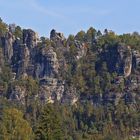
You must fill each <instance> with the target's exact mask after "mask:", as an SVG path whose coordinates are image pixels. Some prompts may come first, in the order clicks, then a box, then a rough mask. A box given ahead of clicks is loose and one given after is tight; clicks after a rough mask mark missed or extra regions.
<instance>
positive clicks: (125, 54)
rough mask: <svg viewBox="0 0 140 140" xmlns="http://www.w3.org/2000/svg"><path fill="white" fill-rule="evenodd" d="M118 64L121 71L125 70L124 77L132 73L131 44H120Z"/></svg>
mask: <svg viewBox="0 0 140 140" xmlns="http://www.w3.org/2000/svg"><path fill="white" fill-rule="evenodd" d="M118 54H119V55H118V64H119V71H120V72H121V70H122V72H123V75H124V77H128V76H129V75H130V74H131V69H132V51H131V48H130V46H118Z"/></svg>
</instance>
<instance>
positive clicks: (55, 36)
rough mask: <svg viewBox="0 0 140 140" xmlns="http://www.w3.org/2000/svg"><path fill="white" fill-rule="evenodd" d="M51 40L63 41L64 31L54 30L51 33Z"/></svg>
mask: <svg viewBox="0 0 140 140" xmlns="http://www.w3.org/2000/svg"><path fill="white" fill-rule="evenodd" d="M50 40H52V41H59V40H61V41H63V40H65V37H64V35H63V34H62V33H57V32H56V30H54V29H53V30H52V31H51V33H50Z"/></svg>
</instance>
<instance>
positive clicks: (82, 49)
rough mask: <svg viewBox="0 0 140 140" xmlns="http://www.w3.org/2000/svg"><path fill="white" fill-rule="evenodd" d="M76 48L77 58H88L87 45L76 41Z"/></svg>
mask: <svg viewBox="0 0 140 140" xmlns="http://www.w3.org/2000/svg"><path fill="white" fill-rule="evenodd" d="M74 43H75V46H76V48H77V55H76V58H77V60H79V59H80V58H82V57H84V56H86V52H87V47H86V44H85V43H81V42H80V41H77V40H75V42H74Z"/></svg>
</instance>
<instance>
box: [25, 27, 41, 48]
mask: <svg viewBox="0 0 140 140" xmlns="http://www.w3.org/2000/svg"><path fill="white" fill-rule="evenodd" d="M38 41H39V38H38V35H37V33H35V32H34V31H33V30H31V29H27V30H23V44H25V45H27V47H29V48H33V47H35V46H37V43H38Z"/></svg>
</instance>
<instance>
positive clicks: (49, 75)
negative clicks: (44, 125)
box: [0, 29, 140, 104]
mask: <svg viewBox="0 0 140 140" xmlns="http://www.w3.org/2000/svg"><path fill="white" fill-rule="evenodd" d="M49 41H50V42H49V44H48V45H47V46H46V45H44V44H43V43H42V41H41V40H40V39H39V38H38V36H37V34H36V33H35V32H34V31H32V30H31V29H28V30H23V40H21V39H19V38H15V36H14V35H13V34H12V33H11V32H8V33H7V34H6V36H5V37H1V41H0V43H1V46H2V47H1V48H0V72H1V73H2V66H3V63H4V62H6V63H8V65H10V69H11V71H12V75H14V76H13V78H12V79H11V81H10V85H11V86H10V87H9V88H8V89H9V90H7V93H6V94H7V95H6V97H7V98H8V99H9V100H14V101H17V102H20V103H22V104H26V100H25V99H26V97H27V96H28V94H29V92H32V93H33V89H34V87H32V89H30V90H29V87H28V86H25V85H26V84H24V82H23V83H22V84H19V83H18V82H17V83H16V84H13V83H14V82H15V81H18V80H19V79H24V80H26V81H27V82H28V78H30V77H32V79H34V80H37V81H38V86H39V87H38V89H37V91H36V93H35V94H32V98H33V99H35V100H36V99H38V100H39V101H40V102H41V103H45V102H51V103H54V102H55V101H56V100H57V101H59V102H62V103H68V104H75V103H76V102H77V101H78V100H80V99H81V98H82V97H81V96H82V95H80V94H79V88H77V87H76V85H71V84H68V82H67V79H65V78H64V75H65V74H68V71H67V70H68V69H69V65H68V64H71V63H73V64H72V65H71V66H72V67H71V69H72V68H73V70H74V69H77V68H78V67H79V66H80V65H79V64H77V63H79V62H80V61H81V60H82V59H84V58H85V57H86V56H87V52H88V47H87V42H80V41H78V40H73V41H71V42H70V41H69V40H67V39H66V38H65V37H64V36H63V34H61V33H57V32H56V31H55V30H52V31H51V35H50V40H49ZM72 45H73V46H74V47H73V46H72ZM71 46H72V47H73V48H72V47H71ZM96 55H97V56H98V57H99V58H100V59H99V60H96V63H97V66H96V67H97V71H98V70H99V69H100V65H98V63H102V62H106V64H107V67H108V69H109V72H110V73H112V72H116V73H117V76H116V78H115V79H114V80H113V82H114V83H115V84H116V85H117V86H119V84H121V82H122V81H124V80H125V89H124V90H123V91H119V92H115V91H113V90H112V91H107V92H104V95H103V96H96V97H95V96H90V97H88V98H89V100H91V101H92V102H93V103H95V102H98V104H99V103H106V102H114V103H115V104H117V103H118V102H119V100H120V99H124V100H126V102H129V101H130V102H133V103H135V102H136V101H135V100H136V98H139V96H138V95H137V94H136V93H135V92H132V91H134V90H136V89H137V88H138V86H139V85H140V80H139V79H140V77H139V75H138V74H139V72H138V69H139V67H140V53H139V52H138V51H136V50H132V49H131V46H125V45H117V46H113V47H112V48H109V47H108V48H107V47H104V48H103V49H102V50H100V52H98V53H97V54H96ZM133 70H136V71H137V75H136V77H135V78H134V77H131V78H129V77H130V76H131V73H132V71H133ZM73 73H74V71H73ZM134 81H135V82H134ZM28 84H30V83H28ZM133 84H134V85H133ZM95 100H96V101H95Z"/></svg>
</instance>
